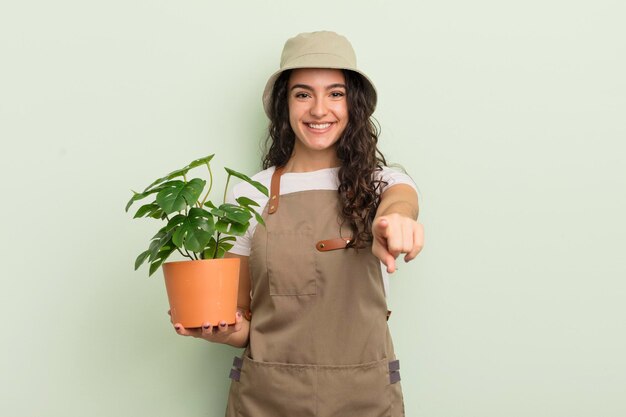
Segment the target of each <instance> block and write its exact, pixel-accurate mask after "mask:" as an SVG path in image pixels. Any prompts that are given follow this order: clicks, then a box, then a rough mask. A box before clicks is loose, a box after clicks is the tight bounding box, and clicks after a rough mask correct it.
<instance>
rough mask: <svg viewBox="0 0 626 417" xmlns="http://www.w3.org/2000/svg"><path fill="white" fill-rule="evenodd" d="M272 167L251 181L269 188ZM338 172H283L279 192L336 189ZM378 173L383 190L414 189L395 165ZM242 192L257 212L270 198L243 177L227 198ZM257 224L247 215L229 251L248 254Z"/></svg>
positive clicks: (323, 170)
mask: <svg viewBox="0 0 626 417" xmlns="http://www.w3.org/2000/svg"><path fill="white" fill-rule="evenodd" d="M274 171H275V167H270V168H268V169H265V170H263V171H261V172H259V173H257V174H255V175H254V176H252V179H253V180H254V181H258V182H260V183H261V184H263V185H264V186H266V187H267V189H268V190H269V189H270V182H271V180H272V174H274ZM338 173H339V168H338V167H336V168H326V169H320V170H318V171H311V172H288V173H285V174H283V175H282V177H281V181H280V195H285V194H290V193H295V192H299V191H311V190H337V189H338V188H339V177H338ZM378 174H379V175H380V179H382V180H383V181H385V182H387V185H386V186H385V187H383V189H382V192H384V191H385V190H386V189H388V188H389V187H392V186H394V185H396V184H408V185H410V186H411V187H413V188H415V189H416V191H417V187H416V186H415V183H414V182H413V180H412V179H411V177H409V176H408V175H407V174H404V173H402V172H399V171H396V170H395V169H392V168H389V167H383V170H382V171H378ZM242 196H243V197H248V198H250V199H252V200H254V201H255V202H257V203H258V204H259V208H258V210H257V211H258V212H259V214H260V213H261V212H262V211H263V209H264V208H265V206H266V204H267V202H268V200H269V198H268V197H267V196H266V195H264V194H263V193H261V192H260V191H259V190H257V189H256V188H254V187H253V186H251V185H250V184H248V183H246V182H243V181H242V182H240V183H238V184H237V185H235V186H234V187H233V190H232V192H231V193H230V196H229V202H230V203H235V204H236V202H235V199H237V198H239V197H242ZM257 225H258V222H257V221H256V218H254V217H252V218H251V219H250V227H249V228H248V230H247V231H246V234H245V235H243V236H237V240H236V241H235V244H234V246H233V247H232V248H231V249H230V251H229V252H231V253H234V254H236V255H242V256H250V245H251V243H252V236H253V235H254V231H255V229H256V226H257ZM381 269H382V272H383V283H384V286H385V294H387V293H388V291H387V288H388V280H389V278H388V275H387V270H386V268H385V267H384V265H383V264H382V263H381Z"/></svg>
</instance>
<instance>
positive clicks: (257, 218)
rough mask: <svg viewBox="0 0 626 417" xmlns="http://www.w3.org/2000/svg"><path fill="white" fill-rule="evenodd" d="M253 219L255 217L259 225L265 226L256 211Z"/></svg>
mask: <svg viewBox="0 0 626 417" xmlns="http://www.w3.org/2000/svg"><path fill="white" fill-rule="evenodd" d="M254 217H256V221H257V222H259V224H262V225H263V226H265V220H263V217H261V215H260V214H259V213H257V212H256V211H254Z"/></svg>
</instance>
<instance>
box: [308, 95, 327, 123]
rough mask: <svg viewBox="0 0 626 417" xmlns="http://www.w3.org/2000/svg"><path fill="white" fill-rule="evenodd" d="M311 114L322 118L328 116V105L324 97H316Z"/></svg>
mask: <svg viewBox="0 0 626 417" xmlns="http://www.w3.org/2000/svg"><path fill="white" fill-rule="evenodd" d="M310 112H311V116H314V117H317V118H320V117H324V116H326V114H327V113H328V107H327V106H326V101H325V100H324V98H323V97H318V98H316V99H315V100H314V101H313V103H312V105H311V110H310Z"/></svg>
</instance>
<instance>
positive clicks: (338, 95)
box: [330, 91, 346, 98]
mask: <svg viewBox="0 0 626 417" xmlns="http://www.w3.org/2000/svg"><path fill="white" fill-rule="evenodd" d="M345 95H346V93H344V92H343V91H333V92H332V93H330V96H331V97H332V98H341V97H343V96H345Z"/></svg>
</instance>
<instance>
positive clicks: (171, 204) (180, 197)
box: [156, 178, 206, 214]
mask: <svg viewBox="0 0 626 417" xmlns="http://www.w3.org/2000/svg"><path fill="white" fill-rule="evenodd" d="M205 184H206V181H205V180H202V179H200V178H194V179H192V180H191V181H189V182H187V183H185V182H184V181H178V180H174V181H169V182H166V183H165V184H163V189H162V190H161V191H159V193H158V194H157V197H156V202H157V204H158V205H159V206H160V207H161V208H162V209H163V211H164V212H165V214H171V213H174V212H176V211H181V210H184V209H185V208H186V207H187V206H191V205H193V204H194V203H195V202H196V201H197V200H198V197H200V194H202V190H203V189H204V186H205Z"/></svg>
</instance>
